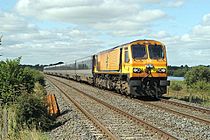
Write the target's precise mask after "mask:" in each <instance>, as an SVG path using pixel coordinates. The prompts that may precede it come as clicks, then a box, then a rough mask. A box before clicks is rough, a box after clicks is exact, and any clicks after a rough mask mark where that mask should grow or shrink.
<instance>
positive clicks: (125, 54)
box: [44, 40, 170, 98]
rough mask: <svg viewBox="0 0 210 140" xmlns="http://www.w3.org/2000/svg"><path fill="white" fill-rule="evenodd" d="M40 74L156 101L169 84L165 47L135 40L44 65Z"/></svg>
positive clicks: (153, 42)
mask: <svg viewBox="0 0 210 140" xmlns="http://www.w3.org/2000/svg"><path fill="white" fill-rule="evenodd" d="M44 73H46V74H49V75H53V76H59V77H63V78H67V79H73V80H76V81H79V82H86V83H89V84H92V85H94V86H96V87H99V88H105V89H108V90H115V91H116V92H118V93H120V94H124V95H126V96H130V97H148V96H149V97H155V98H160V97H161V96H162V95H163V94H165V93H167V86H169V85H170V81H168V80H167V56H166V47H165V45H164V44H163V43H161V42H159V41H155V40H135V41H132V42H129V43H126V44H122V45H119V46H116V47H114V48H111V49H108V50H104V51H101V52H99V53H96V54H93V55H91V56H88V57H84V58H80V59H77V60H73V61H72V63H69V64H60V65H52V66H46V67H44Z"/></svg>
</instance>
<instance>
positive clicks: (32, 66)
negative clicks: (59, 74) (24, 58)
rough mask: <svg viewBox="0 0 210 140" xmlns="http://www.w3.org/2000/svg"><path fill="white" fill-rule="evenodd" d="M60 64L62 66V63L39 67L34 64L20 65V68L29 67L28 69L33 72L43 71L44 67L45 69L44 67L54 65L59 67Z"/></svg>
mask: <svg viewBox="0 0 210 140" xmlns="http://www.w3.org/2000/svg"><path fill="white" fill-rule="evenodd" d="M60 64H64V62H58V63H55V64H49V65H40V64H36V65H21V67H22V68H25V67H29V68H32V69H35V70H39V71H43V70H44V67H46V66H54V65H60Z"/></svg>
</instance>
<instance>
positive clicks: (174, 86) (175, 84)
mask: <svg viewBox="0 0 210 140" xmlns="http://www.w3.org/2000/svg"><path fill="white" fill-rule="evenodd" d="M170 88H171V89H172V90H174V91H180V90H182V89H183V87H182V84H181V83H180V82H177V81H173V82H172V83H171V85H170Z"/></svg>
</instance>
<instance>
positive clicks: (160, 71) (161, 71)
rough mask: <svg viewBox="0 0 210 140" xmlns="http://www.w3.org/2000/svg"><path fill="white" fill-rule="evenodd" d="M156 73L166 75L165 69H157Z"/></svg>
mask: <svg viewBox="0 0 210 140" xmlns="http://www.w3.org/2000/svg"><path fill="white" fill-rule="evenodd" d="M157 72H158V73H166V69H165V68H158V70H157Z"/></svg>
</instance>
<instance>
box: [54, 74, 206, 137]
mask: <svg viewBox="0 0 210 140" xmlns="http://www.w3.org/2000/svg"><path fill="white" fill-rule="evenodd" d="M58 79H59V78H58ZM62 81H65V82H66V83H68V84H71V85H72V86H74V87H75V88H78V89H80V90H83V91H84V92H86V93H88V94H90V95H92V96H94V97H97V98H99V99H101V100H103V101H105V102H107V103H109V104H111V105H114V106H116V107H118V108H120V109H123V110H124V111H126V112H129V113H130V114H132V115H135V116H136V117H138V118H140V119H144V120H146V121H147V122H149V123H150V124H152V125H154V126H156V127H159V128H161V129H162V130H164V131H166V132H168V133H170V134H172V135H174V136H176V137H178V138H179V139H190V140H203V139H205V140H210V126H209V125H206V124H203V123H199V122H197V121H195V120H192V119H188V118H185V117H182V116H178V115H176V114H173V113H170V112H166V111H164V110H161V109H157V108H154V107H151V106H148V105H145V104H143V103H137V102H136V101H132V100H130V99H128V98H123V97H120V96H116V95H114V94H111V92H109V91H104V90H101V89H98V88H95V87H92V86H89V85H85V84H80V83H77V82H74V81H68V80H65V79H62Z"/></svg>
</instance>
